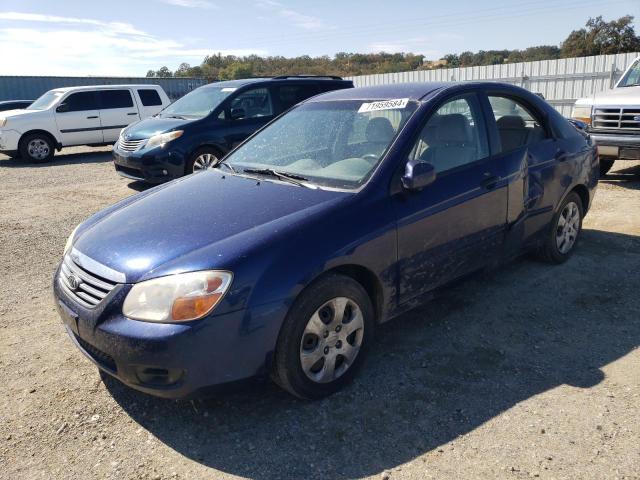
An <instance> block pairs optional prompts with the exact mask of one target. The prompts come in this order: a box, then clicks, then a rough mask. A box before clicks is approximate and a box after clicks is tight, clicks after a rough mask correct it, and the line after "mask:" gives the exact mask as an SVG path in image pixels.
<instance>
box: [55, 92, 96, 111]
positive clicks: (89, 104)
mask: <svg viewBox="0 0 640 480" xmlns="http://www.w3.org/2000/svg"><path fill="white" fill-rule="evenodd" d="M63 103H65V104H66V105H67V109H66V111H67V112H81V111H83V110H97V109H98V102H97V99H96V95H95V92H78V93H72V94H71V95H69V96H68V97H67V98H65V99H64V101H63Z"/></svg>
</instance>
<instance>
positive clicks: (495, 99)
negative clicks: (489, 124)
mask: <svg viewBox="0 0 640 480" xmlns="http://www.w3.org/2000/svg"><path fill="white" fill-rule="evenodd" d="M489 103H490V104H491V109H492V110H493V116H494V117H495V119H496V126H497V127H498V134H499V135H500V144H501V147H502V151H503V152H510V151H513V150H516V149H518V148H520V147H524V146H526V145H531V144H534V143H538V142H541V141H542V140H544V139H545V138H547V134H546V132H545V129H544V127H543V126H542V123H541V122H540V121H539V120H538V119H537V117H536V116H535V115H534V114H533V113H531V112H530V111H529V110H528V109H527V108H526V107H525V106H524V105H523V104H521V103H519V102H518V101H516V100H513V99H511V98H508V97H501V96H494V95H490V96H489Z"/></svg>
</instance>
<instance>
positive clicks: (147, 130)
mask: <svg viewBox="0 0 640 480" xmlns="http://www.w3.org/2000/svg"><path fill="white" fill-rule="evenodd" d="M193 121H194V120H183V119H180V118H160V117H150V118H145V119H144V120H141V121H140V122H137V123H134V124H133V125H129V126H128V127H127V128H125V129H124V131H123V132H122V133H123V134H124V135H127V140H142V139H145V138H150V137H152V136H153V135H157V134H158V133H164V132H168V131H170V130H175V129H177V128H178V127H181V126H182V125H185V124H187V123H191V122H193Z"/></svg>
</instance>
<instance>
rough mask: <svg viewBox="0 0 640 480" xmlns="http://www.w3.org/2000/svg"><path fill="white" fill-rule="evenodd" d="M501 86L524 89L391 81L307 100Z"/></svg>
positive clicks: (402, 95) (371, 97)
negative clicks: (385, 83)
mask: <svg viewBox="0 0 640 480" xmlns="http://www.w3.org/2000/svg"><path fill="white" fill-rule="evenodd" d="M459 87H465V88H478V87H487V88H500V89H509V90H522V89H520V88H519V87H515V86H514V85H510V84H506V83H499V82H411V83H391V84H387V85H372V86H368V87H358V88H348V89H345V90H332V91H331V92H327V93H323V94H322V95H318V96H316V97H313V98H311V99H309V100H307V102H324V101H330V100H391V99H396V98H408V99H409V100H415V101H420V100H422V99H424V98H425V97H426V96H428V95H430V94H432V93H434V92H436V91H444V90H449V89H453V88H459Z"/></svg>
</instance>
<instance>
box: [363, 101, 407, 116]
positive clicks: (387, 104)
mask: <svg viewBox="0 0 640 480" xmlns="http://www.w3.org/2000/svg"><path fill="white" fill-rule="evenodd" d="M407 103H409V99H408V98H394V99H393V100H383V101H381V102H371V103H363V104H362V105H360V109H359V110H358V113H367V112H377V111H379V110H394V109H397V108H404V107H406V106H407Z"/></svg>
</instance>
